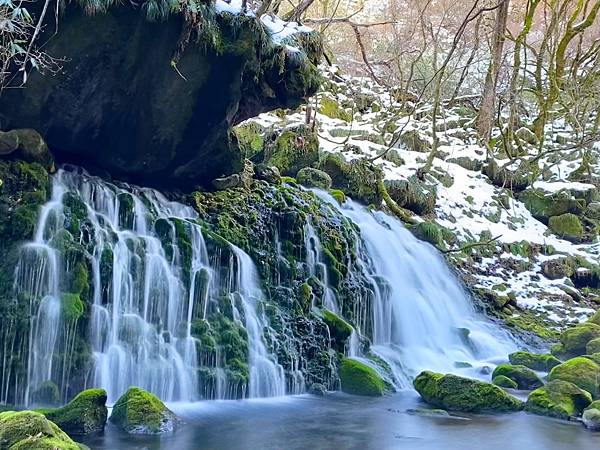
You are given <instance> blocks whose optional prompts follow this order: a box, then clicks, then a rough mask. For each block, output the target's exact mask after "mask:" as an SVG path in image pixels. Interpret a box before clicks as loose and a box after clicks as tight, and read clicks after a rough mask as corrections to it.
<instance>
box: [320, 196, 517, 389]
mask: <svg viewBox="0 0 600 450" xmlns="http://www.w3.org/2000/svg"><path fill="white" fill-rule="evenodd" d="M317 194H318V195H319V196H320V197H321V198H323V199H324V200H325V201H327V202H329V203H330V204H332V205H334V207H335V208H337V209H338V210H339V211H340V212H341V213H342V214H344V215H345V216H346V217H347V218H349V219H350V220H352V222H354V223H355V224H356V225H358V227H359V229H360V237H361V238H362V242H363V243H364V248H363V249H362V250H361V249H360V248H358V249H357V251H358V254H359V258H360V261H361V265H362V270H363V272H364V273H365V274H366V275H367V277H368V278H369V279H370V280H371V284H372V292H373V307H372V311H371V313H372V318H373V337H372V346H371V351H372V352H373V353H375V354H376V355H377V356H379V357H380V358H382V359H383V360H385V361H386V362H387V364H388V365H389V366H390V368H391V369H392V371H393V372H394V377H395V378H396V383H395V384H397V385H398V386H399V387H410V380H411V379H412V378H413V377H414V376H415V375H417V374H418V373H419V372H420V371H422V370H434V371H438V372H443V373H447V372H454V373H461V372H462V373H464V374H467V375H471V376H481V374H480V373H479V372H478V370H479V369H480V368H481V366H482V365H486V364H488V363H489V364H492V365H493V364H494V362H497V361H499V360H503V359H505V358H506V355H507V354H509V353H511V352H513V351H515V350H516V345H515V343H514V340H513V338H512V337H511V336H510V335H509V334H508V333H507V332H506V331H505V330H503V329H502V328H500V327H499V326H498V325H496V324H494V323H493V322H491V321H490V320H489V319H487V318H484V317H483V316H481V315H480V314H478V313H477V312H476V311H475V309H474V307H473V303H472V300H471V299H470V298H469V296H468V294H467V293H466V292H465V290H464V289H463V287H462V286H461V285H460V283H459V281H458V279H457V277H456V276H455V275H454V274H453V273H452V272H451V271H450V269H449V268H448V266H447V264H446V262H445V261H444V259H443V258H442V257H441V255H440V253H439V252H438V251H437V250H436V249H435V248H434V247H433V246H431V245H430V244H428V243H426V242H423V241H420V240H418V239H416V238H415V237H414V236H413V235H412V233H411V232H410V231H409V230H407V229H406V228H405V227H404V226H403V225H402V224H401V223H400V222H399V221H398V220H397V219H395V218H392V217H390V216H388V215H386V214H384V213H382V212H372V211H369V210H367V209H366V208H365V207H363V206H361V205H359V204H357V203H355V202H353V201H352V200H348V201H347V202H346V203H344V205H343V206H340V205H339V204H338V203H337V202H336V201H335V200H334V199H333V198H331V197H330V196H329V195H328V194H325V193H323V192H317ZM351 356H352V355H351ZM355 356H356V355H355ZM462 366H466V367H463V368H462V369H461V367H462Z"/></svg>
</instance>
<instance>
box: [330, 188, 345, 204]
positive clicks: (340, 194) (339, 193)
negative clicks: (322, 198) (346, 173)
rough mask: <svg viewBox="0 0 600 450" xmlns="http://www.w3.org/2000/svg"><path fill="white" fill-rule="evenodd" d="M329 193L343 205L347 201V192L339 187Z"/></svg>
mask: <svg viewBox="0 0 600 450" xmlns="http://www.w3.org/2000/svg"><path fill="white" fill-rule="evenodd" d="M329 194H330V195H331V196H332V197H333V198H334V199H335V200H336V201H337V202H338V203H339V204H340V205H343V204H344V203H346V194H344V192H343V191H340V190H339V189H331V190H330V191H329Z"/></svg>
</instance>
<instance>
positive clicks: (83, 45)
mask: <svg viewBox="0 0 600 450" xmlns="http://www.w3.org/2000/svg"><path fill="white" fill-rule="evenodd" d="M200 3H202V9H201V10H200V11H193V12H191V11H188V13H187V16H188V17H193V18H194V20H196V21H197V23H194V24H193V25H192V26H189V25H188V24H186V22H185V20H186V19H185V16H186V13H184V12H171V13H170V15H169V16H168V17H160V18H161V19H163V20H158V21H152V20H148V17H146V10H148V14H150V12H151V11H150V10H151V8H145V6H146V5H143V6H144V7H142V6H137V4H135V3H131V2H126V3H123V4H115V5H114V6H111V7H110V8H108V10H107V11H91V12H97V14H93V15H87V14H85V13H84V12H83V11H82V9H81V8H80V7H79V6H78V5H77V4H75V3H73V4H69V5H67V7H66V8H61V17H60V27H59V29H58V33H56V35H55V26H54V14H46V21H47V26H46V27H44V28H42V30H43V31H42V33H41V36H40V37H39V38H38V41H39V42H44V50H45V51H46V52H47V53H48V54H49V55H52V56H54V57H59V58H63V57H66V59H65V60H63V61H61V65H62V69H61V70H60V71H58V72H57V73H56V74H54V75H53V76H51V75H49V74H45V75H44V74H41V73H36V72H34V73H32V74H31V76H30V77H29V80H28V82H27V85H26V87H25V88H24V89H6V90H5V91H3V93H2V97H0V129H4V130H10V129H15V128H34V129H36V130H38V131H39V132H40V133H41V135H42V136H44V137H45V139H46V142H47V143H48V145H49V147H50V149H51V150H52V151H53V153H54V154H55V156H56V157H57V158H58V159H59V160H60V161H67V162H74V163H78V164H84V165H86V166H93V167H99V168H101V169H104V170H106V171H108V172H110V173H111V174H112V175H113V176H116V177H121V178H127V179H130V180H132V181H135V182H138V183H141V184H146V185H154V186H159V187H164V186H168V187H170V188H173V187H183V188H187V187H193V186H195V185H198V184H201V185H205V186H208V185H209V183H210V181H211V180H213V179H215V178H218V177H221V176H226V175H229V174H231V173H234V172H237V171H238V170H240V169H241V167H242V161H243V157H244V155H243V154H242V152H240V151H239V148H238V145H237V139H236V137H235V136H234V135H233V133H232V132H230V128H231V127H232V126H233V125H235V124H237V123H239V122H241V121H243V120H245V119H247V118H249V117H253V116H255V115H257V114H259V113H261V112H265V111H269V110H273V109H276V108H295V107H297V106H298V105H299V104H301V103H303V102H304V101H305V100H306V99H307V98H308V97H309V96H310V95H312V94H313V93H314V92H315V91H316V90H317V88H318V85H319V75H318V70H317V64H318V61H319V59H320V55H321V48H322V45H321V42H320V38H319V37H318V35H317V34H316V33H306V32H300V33H297V34H292V35H290V36H287V37H286V38H285V39H281V38H279V37H277V36H275V37H274V39H272V38H271V37H270V35H269V33H270V32H269V31H268V27H266V26H265V25H263V24H262V22H260V21H259V19H258V18H256V17H251V16H249V15H241V14H240V15H233V14H230V13H216V12H215V11H214V6H205V5H204V3H209V2H204V1H203V2H200ZM210 3H213V4H214V2H210ZM38 5H39V8H40V9H41V7H42V6H43V3H41V4H40V3H39V2H38V3H36V4H34V6H33V7H32V8H30V12H32V14H33V15H34V20H35V21H36V23H37V17H38V15H39V13H40V9H36V8H37V7H38ZM177 5H183V6H182V7H184V8H185V5H187V2H181V3H177ZM103 6H104V4H102V7H103ZM89 8H93V6H90V7H88V9H89ZM156 8H157V7H156V6H155V7H154V10H153V11H154V12H156ZM167 9H168V8H167ZM88 12H90V11H88ZM167 14H169V13H168V12H165V13H164V15H167ZM265 20H269V19H265ZM196 30H202V32H201V34H200V35H197V31H196ZM186 33H188V34H187V35H186ZM190 33H191V34H190ZM291 47H296V48H291ZM297 49H300V52H298V51H296V50H297Z"/></svg>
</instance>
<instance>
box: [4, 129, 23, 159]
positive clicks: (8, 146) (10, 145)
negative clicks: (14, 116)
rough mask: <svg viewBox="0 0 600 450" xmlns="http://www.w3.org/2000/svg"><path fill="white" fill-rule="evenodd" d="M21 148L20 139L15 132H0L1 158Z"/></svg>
mask: <svg viewBox="0 0 600 450" xmlns="http://www.w3.org/2000/svg"><path fill="white" fill-rule="evenodd" d="M18 147H19V137H18V136H17V134H16V132H15V130H13V131H0V156H6V155H10V154H11V153H13V152H14V151H16V150H17V148H18Z"/></svg>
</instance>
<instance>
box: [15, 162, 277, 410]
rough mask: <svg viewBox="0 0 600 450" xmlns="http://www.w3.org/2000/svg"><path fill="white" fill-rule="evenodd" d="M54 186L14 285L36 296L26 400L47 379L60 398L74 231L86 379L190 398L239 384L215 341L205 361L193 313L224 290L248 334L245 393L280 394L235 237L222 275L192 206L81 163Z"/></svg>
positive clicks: (254, 288) (64, 385)
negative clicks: (85, 269) (80, 263)
mask: <svg viewBox="0 0 600 450" xmlns="http://www.w3.org/2000/svg"><path fill="white" fill-rule="evenodd" d="M52 192H53V193H52V199H51V200H50V201H49V202H48V203H47V204H46V205H45V206H44V207H43V209H42V211H41V213H40V217H39V221H38V224H37V228H36V232H35V238H34V240H33V242H31V243H28V244H26V245H24V246H23V248H22V250H21V257H20V262H19V265H18V267H17V269H16V276H15V289H16V292H17V293H19V294H21V295H24V294H26V295H27V298H29V299H30V305H31V314H30V317H31V327H30V339H29V359H28V362H27V374H28V377H27V389H26V393H25V399H24V402H25V403H26V404H30V403H35V402H36V401H37V400H36V394H35V393H36V392H38V391H40V389H44V387H45V386H47V385H48V383H54V385H56V386H57V387H58V390H59V392H60V395H61V400H62V401H64V400H65V399H66V398H67V391H68V388H69V383H70V378H71V377H70V375H69V373H70V371H71V369H72V366H73V361H72V358H73V356H74V349H73V346H74V338H75V334H76V332H75V330H76V327H77V326H78V320H79V316H78V315H77V314H75V315H74V314H73V313H72V308H73V307H76V308H77V307H79V306H78V305H79V304H81V301H80V298H79V294H81V292H78V293H72V292H69V291H72V290H73V289H70V287H68V286H66V285H67V284H68V282H67V279H69V277H70V276H71V275H72V271H73V270H75V269H74V267H71V265H72V264H71V262H70V260H69V259H68V258H67V257H66V256H65V253H66V252H65V249H64V248H63V247H64V241H65V239H66V240H67V241H68V239H67V237H68V238H69V239H70V238H71V233H72V238H74V239H75V240H78V241H79V244H82V245H83V247H84V248H85V260H86V261H87V263H88V265H89V267H90V269H91V270H90V275H89V289H90V295H89V296H90V300H91V304H92V305H91V311H90V312H89V321H88V322H89V323H88V329H87V330H83V331H81V330H80V332H81V333H82V334H83V335H84V336H86V339H87V341H88V342H87V344H88V346H89V349H90V351H91V355H92V360H93V369H92V370H91V372H90V373H88V374H87V375H86V381H85V385H88V386H97V387H102V388H105V389H106V390H107V392H108V397H109V402H114V401H116V399H117V398H118V396H119V395H121V394H122V393H123V392H124V391H125V390H126V389H127V388H128V387H130V386H133V385H135V386H139V387H142V388H144V389H147V390H149V391H151V392H153V393H155V394H156V395H158V396H159V397H160V398H161V399H163V400H165V401H177V400H184V401H193V400H197V399H199V393H200V392H205V393H207V392H209V394H208V395H210V396H211V397H213V398H231V397H233V396H237V395H239V392H242V393H243V392H245V391H246V387H243V386H241V387H239V390H236V389H234V388H233V387H231V386H227V380H226V378H225V377H224V375H223V374H224V370H223V361H222V358H221V357H220V356H219V353H220V348H218V346H217V349H216V356H214V357H210V358H208V357H207V358H206V359H207V360H210V361H209V362H207V361H200V360H202V358H201V357H200V356H201V355H199V354H198V352H197V348H198V339H197V337H194V336H193V335H192V324H193V323H196V321H200V322H202V321H206V320H207V318H208V311H209V308H211V307H212V308H215V306H214V305H215V304H216V303H217V302H218V298H219V297H221V296H222V295H228V296H230V297H231V298H232V299H235V305H234V308H233V309H234V310H235V315H236V324H237V326H239V327H241V328H244V329H245V330H246V332H247V336H248V355H249V361H248V364H249V382H248V386H247V389H248V393H249V395H250V396H257V397H258V396H275V395H284V394H285V382H284V375H283V368H282V367H281V366H279V365H278V364H277V363H276V362H275V358H274V357H273V356H272V355H270V353H269V351H268V349H267V346H266V344H265V341H264V336H263V330H265V329H268V320H267V318H266V317H265V315H264V313H263V312H262V310H261V301H262V300H263V299H264V296H263V294H262V291H261V288H260V284H259V281H258V275H257V272H256V268H255V267H254V264H253V262H252V260H251V259H250V257H249V256H248V255H247V254H246V253H244V252H243V251H242V250H241V249H239V248H237V247H235V246H233V245H232V246H231V252H232V259H233V260H234V261H233V264H232V266H231V267H230V268H229V273H228V274H227V276H224V275H223V274H221V277H223V278H227V279H228V281H227V280H221V279H219V272H220V268H219V266H218V262H215V263H214V264H211V260H210V259H209V255H208V252H207V246H206V242H205V239H204V237H203V234H202V228H201V225H200V224H199V223H198V220H197V219H198V217H197V213H196V212H195V211H194V210H193V209H192V208H190V207H187V206H184V205H182V204H179V203H176V202H171V201H168V200H167V199H166V198H165V197H164V196H163V195H161V194H160V193H158V192H156V191H153V190H150V189H139V188H135V187H132V186H124V187H123V188H121V187H117V186H115V185H112V184H110V183H107V182H104V181H102V180H100V179H99V178H96V177H91V176H89V175H87V174H86V173H85V172H83V171H81V170H73V171H68V170H59V172H58V173H57V174H56V175H55V176H54V177H53V191H52ZM74 202H80V204H81V205H82V207H84V211H83V215H84V216H85V217H84V219H83V222H85V224H81V228H82V229H75V230H74V229H73V228H74V227H73V223H74V222H73V220H72V218H70V217H67V215H66V214H65V205H66V204H67V203H69V205H70V207H71V206H72V205H73V203H74ZM69 211H70V209H69ZM84 226H85V229H83V228H84ZM77 228H79V226H78V227H77ZM68 230H69V231H70V232H69V231H68ZM233 303H234V300H232V305H233ZM238 304H239V305H241V308H240V310H238V309H237V305H238ZM211 305H212V306H211ZM81 308H83V306H81ZM209 326H210V324H209ZM199 362H200V363H204V364H206V365H207V366H210V367H211V373H212V372H214V374H215V378H216V380H215V382H214V384H215V386H213V387H211V388H210V389H209V388H206V387H205V388H202V387H201V386H199V379H198V369H199ZM213 369H214V370H213ZM234 391H235V392H234Z"/></svg>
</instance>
